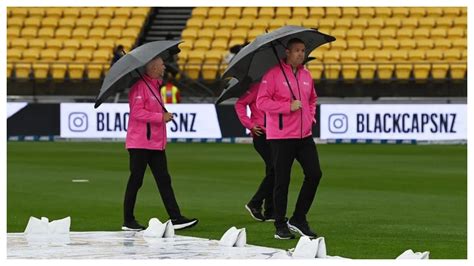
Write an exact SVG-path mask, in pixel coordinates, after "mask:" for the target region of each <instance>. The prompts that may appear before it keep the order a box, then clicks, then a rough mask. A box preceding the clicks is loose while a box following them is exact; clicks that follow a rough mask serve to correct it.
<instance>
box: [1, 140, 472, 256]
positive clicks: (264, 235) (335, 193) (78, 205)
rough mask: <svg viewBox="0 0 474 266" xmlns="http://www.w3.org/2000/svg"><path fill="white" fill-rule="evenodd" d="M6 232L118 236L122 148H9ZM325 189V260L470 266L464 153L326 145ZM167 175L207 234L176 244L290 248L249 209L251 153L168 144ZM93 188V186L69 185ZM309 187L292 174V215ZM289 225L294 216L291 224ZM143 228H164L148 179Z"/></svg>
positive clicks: (141, 204) (316, 219)
mask: <svg viewBox="0 0 474 266" xmlns="http://www.w3.org/2000/svg"><path fill="white" fill-rule="evenodd" d="M7 149H8V150H7V167H8V169H7V175H8V176H7V179H8V180H7V208H8V210H7V230H8V232H22V231H23V230H24V228H25V226H26V224H27V221H28V218H29V217H30V216H36V217H41V216H47V217H49V218H50V219H59V218H63V217H65V216H71V217H72V225H71V230H72V231H117V230H120V226H121V223H122V200H123V194H124V191H125V186H126V182H127V179H128V174H129V173H128V153H127V152H126V150H125V149H124V145H123V143H80V142H8V144H7ZM318 151H319V155H320V160H321V164H322V170H323V179H322V181H321V184H320V186H319V189H318V193H317V195H316V200H315V202H314V203H313V207H312V209H311V211H310V213H309V215H308V220H309V222H310V224H311V225H312V227H313V228H314V229H315V230H316V231H317V232H318V233H319V234H320V235H322V236H325V238H326V243H327V247H328V254H330V255H339V256H345V257H350V258H387V259H391V258H395V257H396V256H398V255H399V254H400V253H401V252H403V251H404V250H406V249H409V248H411V249H413V250H415V251H425V250H429V251H431V258H459V259H463V258H467V147H466V145H426V146H422V145H377V144H373V145H370V144H367V145H364V144H355V145H351V144H333V145H318ZM167 156H168V165H169V168H170V173H171V175H172V179H173V186H174V189H175V192H176V196H177V199H178V202H179V204H180V207H181V210H182V212H183V214H184V215H186V216H188V217H197V218H199V219H200V222H199V225H198V226H196V227H194V228H192V229H189V230H187V231H179V232H178V234H181V235H189V236H197V237H204V238H212V239H219V238H220V237H221V236H222V234H223V233H224V232H225V231H226V230H227V229H228V228H229V227H231V226H237V227H238V228H241V227H245V228H247V242H248V243H249V244H254V245H261V246H269V247H277V248H284V249H288V248H292V247H295V245H296V243H297V239H295V240H286V241H284V240H276V239H274V238H273V233H274V227H273V224H272V223H268V222H266V223H262V222H256V221H254V220H252V219H251V218H250V216H249V215H248V213H247V211H246V210H245V209H244V207H243V206H244V204H245V203H247V201H248V200H249V199H250V197H251V196H252V195H253V193H254V192H255V190H256V188H257V186H258V184H259V182H260V181H261V179H262V177H263V171H264V168H263V162H262V161H261V159H260V158H259V157H258V155H257V153H256V152H255V151H254V149H253V147H252V146H251V145H236V144H199V143H196V144H169V146H168V147H167ZM73 179H88V180H89V181H90V182H88V183H73V182H72V180H73ZM301 182H302V172H301V169H300V166H299V165H298V164H297V163H295V165H294V169H293V172H292V182H291V187H290V194H289V205H288V211H289V212H292V211H293V208H294V204H295V201H296V197H297V194H298V191H299V188H300V185H301ZM287 215H291V213H288V214H287ZM135 216H136V217H137V219H138V220H139V221H141V222H142V223H143V224H146V223H147V222H148V220H149V219H150V218H152V217H158V218H160V220H162V221H164V220H167V219H168V217H167V215H166V212H165V210H164V208H163V205H162V202H161V198H160V196H159V193H158V191H157V188H156V185H155V183H154V180H153V178H152V176H151V173H150V171H149V170H148V171H147V174H146V176H145V182H144V185H143V187H142V189H141V190H140V192H139V195H138V201H137V206H136V213H135Z"/></svg>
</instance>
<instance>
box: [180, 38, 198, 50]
mask: <svg viewBox="0 0 474 266" xmlns="http://www.w3.org/2000/svg"><path fill="white" fill-rule="evenodd" d="M194 43H195V42H194V40H193V41H186V40H185V41H184V42H182V43H180V44H179V46H178V47H179V49H181V52H182V51H189V50H192V49H193V47H194Z"/></svg>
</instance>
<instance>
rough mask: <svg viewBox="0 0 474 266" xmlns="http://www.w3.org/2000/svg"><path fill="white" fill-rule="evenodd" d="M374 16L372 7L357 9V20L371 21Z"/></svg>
mask: <svg viewBox="0 0 474 266" xmlns="http://www.w3.org/2000/svg"><path fill="white" fill-rule="evenodd" d="M374 16H375V9H374V8H373V7H359V18H366V19H372V18H373V17H374Z"/></svg>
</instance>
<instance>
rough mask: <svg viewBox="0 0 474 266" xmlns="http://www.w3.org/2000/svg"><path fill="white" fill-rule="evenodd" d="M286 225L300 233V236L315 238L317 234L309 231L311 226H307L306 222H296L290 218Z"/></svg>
mask: <svg viewBox="0 0 474 266" xmlns="http://www.w3.org/2000/svg"><path fill="white" fill-rule="evenodd" d="M288 227H289V228H290V229H291V230H292V231H294V232H297V233H298V234H300V235H301V236H307V237H309V238H317V237H318V235H317V234H316V233H315V232H313V231H311V228H309V225H308V222H306V221H304V222H296V221H295V220H294V219H293V218H291V219H290V220H289V221H288Z"/></svg>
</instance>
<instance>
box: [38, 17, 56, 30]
mask: <svg viewBox="0 0 474 266" xmlns="http://www.w3.org/2000/svg"><path fill="white" fill-rule="evenodd" d="M58 23H59V18H57V17H46V18H44V19H43V20H42V21H41V27H43V28H44V27H51V28H56V27H57V26H58Z"/></svg>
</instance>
